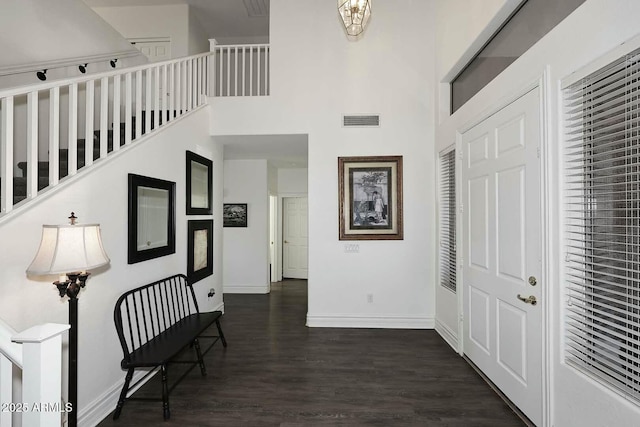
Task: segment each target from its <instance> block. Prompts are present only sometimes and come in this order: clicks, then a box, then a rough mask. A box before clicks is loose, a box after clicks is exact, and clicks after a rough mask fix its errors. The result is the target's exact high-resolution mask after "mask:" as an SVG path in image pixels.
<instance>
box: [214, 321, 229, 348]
mask: <svg viewBox="0 0 640 427" xmlns="http://www.w3.org/2000/svg"><path fill="white" fill-rule="evenodd" d="M216 326H217V327H218V335H220V341H222V345H223V346H225V347H226V346H227V340H225V339H224V334H223V333H222V328H221V327H220V321H219V320H217V319H216Z"/></svg>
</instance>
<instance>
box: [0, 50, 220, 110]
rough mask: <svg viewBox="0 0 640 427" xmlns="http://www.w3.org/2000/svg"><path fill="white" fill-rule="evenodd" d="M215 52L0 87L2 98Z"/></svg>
mask: <svg viewBox="0 0 640 427" xmlns="http://www.w3.org/2000/svg"><path fill="white" fill-rule="evenodd" d="M213 55H214V52H205V53H200V54H197V55H190V56H183V57H180V58H174V59H168V60H166V61H158V62H149V63H147V64H142V65H135V66H133V67H127V68H116V69H115V70H110V71H102V72H99V73H95V74H83V75H82V76H75V77H69V78H65V79H58V80H52V81H50V82H42V83H33V84H28V85H21V86H15V87H11V88H6V89H0V99H2V98H6V97H8V96H18V95H24V94H27V93H29V92H38V91H42V90H47V89H52V88H54V87H59V86H67V85H70V84H73V83H86V82H88V81H91V80H99V79H101V78H104V77H113V76H118V75H122V74H127V73H133V72H135V71H142V70H146V69H149V68H155V67H158V66H164V65H170V64H175V63H178V62H182V61H187V60H192V59H198V58H203V57H209V56H213Z"/></svg>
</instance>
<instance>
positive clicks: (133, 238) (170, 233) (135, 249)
mask: <svg viewBox="0 0 640 427" xmlns="http://www.w3.org/2000/svg"><path fill="white" fill-rule="evenodd" d="M128 180H129V181H128V182H129V203H128V219H129V221H128V223H129V233H128V234H129V236H128V245H127V248H128V250H127V261H128V263H129V264H135V263H138V262H142V261H146V260H149V259H153V258H158V257H161V256H165V255H169V254H172V253H175V251H176V206H175V188H176V183H175V182H171V181H165V180H162V179H157V178H150V177H148V176H142V175H136V174H132V173H130V174H129V177H128Z"/></svg>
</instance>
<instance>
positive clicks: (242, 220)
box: [222, 203, 247, 227]
mask: <svg viewBox="0 0 640 427" xmlns="http://www.w3.org/2000/svg"><path fill="white" fill-rule="evenodd" d="M222 219H223V223H222V226H223V227H246V226H247V204H246V203H225V204H224V206H223V208H222Z"/></svg>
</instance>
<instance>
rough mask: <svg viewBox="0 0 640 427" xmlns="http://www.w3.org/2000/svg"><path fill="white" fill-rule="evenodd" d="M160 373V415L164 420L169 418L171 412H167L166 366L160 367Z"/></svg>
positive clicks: (167, 387)
mask: <svg viewBox="0 0 640 427" xmlns="http://www.w3.org/2000/svg"><path fill="white" fill-rule="evenodd" d="M160 370H161V373H162V415H163V416H164V419H165V420H168V419H169V417H171V411H170V410H169V385H168V382H167V365H162V366H161V367H160Z"/></svg>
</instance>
